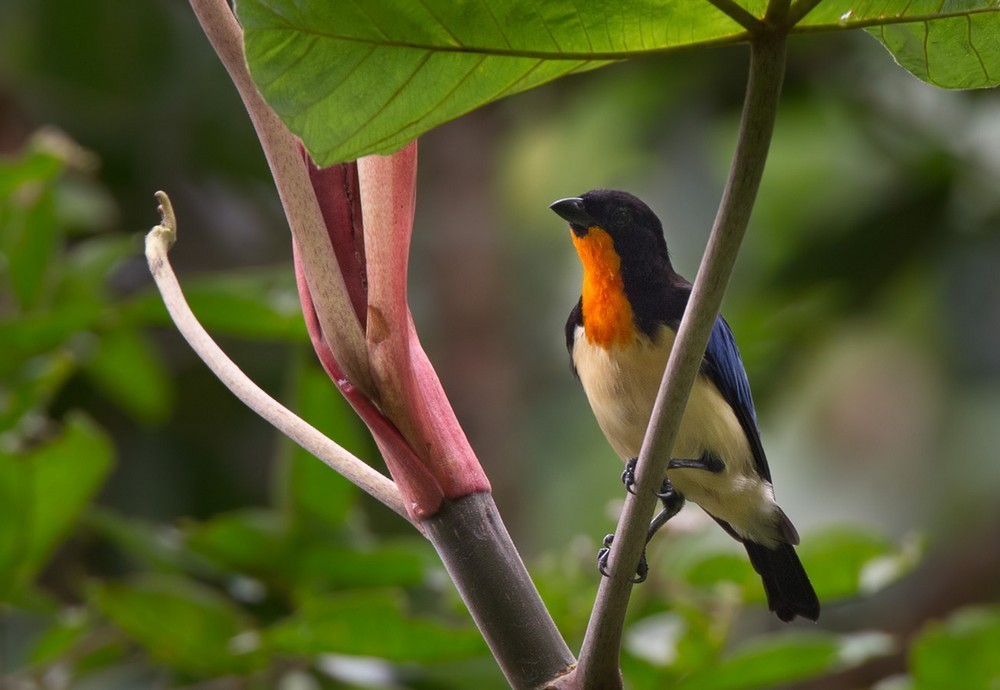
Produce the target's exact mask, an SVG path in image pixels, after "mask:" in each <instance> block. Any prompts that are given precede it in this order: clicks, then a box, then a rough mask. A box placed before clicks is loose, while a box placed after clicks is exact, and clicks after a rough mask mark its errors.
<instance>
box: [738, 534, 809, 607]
mask: <svg viewBox="0 0 1000 690" xmlns="http://www.w3.org/2000/svg"><path fill="white" fill-rule="evenodd" d="M741 541H743V540H741ZM743 545H744V546H745V547H746V549H747V555H748V556H750V564H751V565H753V569H754V570H756V571H757V572H758V573H759V574H760V579H761V580H763V581H764V592H765V593H766V594H767V606H768V608H769V609H771V610H772V611H774V613H775V614H776V615H777V616H778V618H780V619H781V620H783V621H785V622H787V621H790V620H792V619H793V618H795V617H796V616H802V617H803V618H808V619H809V620H812V621H814V620H816V619H817V618H819V599H817V598H816V592H815V591H814V590H813V586H812V583H810V582H809V576H808V575H806V571H805V568H803V567H802V562H801V561H799V557H798V556H797V555H796V554H795V547H793V546H792V545H791V544H779V545H778V546H777V547H776V548H773V549H769V548H767V547H766V546H761V545H760V544H757V543H754V542H752V541H743Z"/></svg>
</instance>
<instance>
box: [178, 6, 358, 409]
mask: <svg viewBox="0 0 1000 690" xmlns="http://www.w3.org/2000/svg"><path fill="white" fill-rule="evenodd" d="M191 7H192V9H194V12H195V14H196V15H197V16H198V21H199V22H201V27H202V30H203V31H204V32H205V35H206V36H207V37H208V40H209V41H210V42H211V44H212V47H213V48H215V52H216V53H217V54H218V55H219V59H220V60H221V61H222V64H223V65H224V66H225V68H226V70H227V71H228V72H229V76H230V77H231V78H232V80H233V83H234V84H235V85H236V89H237V91H239V94H240V97H241V98H242V99H243V104H244V105H245V106H246V109H247V113H249V115H250V120H251V121H252V122H253V126H254V128H255V129H256V130H257V137H258V138H259V139H260V143H261V146H262V148H263V149H264V156H265V157H266V158H267V163H268V165H269V166H270V168H271V175H272V176H273V177H274V182H275V185H276V186H277V188H278V196H279V197H280V198H281V204H282V206H283V207H284V209H285V216H286V217H287V218H288V226H289V228H290V230H291V231H292V236H293V237H294V238H295V245H296V247H297V249H298V252H299V255H300V257H301V260H302V264H303V267H304V269H305V275H306V280H307V281H308V283H309V291H310V293H311V294H312V298H313V301H314V302H315V304H316V314H317V315H318V316H319V319H320V325H321V326H322V328H323V337H324V338H325V339H326V340H327V343H328V344H329V346H330V350H331V351H332V352H333V354H334V356H335V357H336V359H337V362H338V364H339V365H340V367H341V369H342V370H343V372H344V374H346V375H347V378H348V379H349V380H350V382H351V383H352V384H353V385H354V386H355V387H356V388H358V389H359V390H361V391H362V392H363V393H364V394H365V395H366V396H368V397H369V398H370V399H372V400H375V401H376V402H377V397H375V390H374V386H373V385H372V381H371V373H370V371H369V369H368V350H367V347H366V345H365V334H364V332H363V331H362V330H361V324H360V323H359V322H358V319H357V317H356V316H355V313H354V308H353V307H352V305H351V302H350V299H349V296H348V291H347V287H346V285H345V283H344V277H343V274H341V272H340V266H339V265H338V264H337V261H336V258H335V257H334V253H333V250H332V248H331V245H330V237H329V235H328V233H327V230H326V224H325V223H324V221H323V214H322V212H321V211H320V207H319V204H318V203H317V201H316V194H315V192H314V191H313V187H312V183H311V182H310V180H309V173H308V170H307V168H306V164H305V162H304V161H303V160H302V156H301V154H300V153H299V150H298V144H297V142H296V139H295V137H294V136H292V133H291V132H289V131H288V128H287V127H285V124H284V123H283V122H282V121H281V120H280V119H279V118H278V116H277V115H276V114H275V113H274V111H273V110H271V108H270V107H269V106H268V105H267V103H265V102H264V99H263V98H262V97H261V95H260V94H259V93H258V92H257V88H256V87H255V86H254V84H253V80H252V79H251V78H250V72H249V71H248V70H247V64H246V59H245V57H244V54H243V32H242V29H240V25H239V24H238V23H237V21H236V18H235V17H234V16H233V13H232V10H230V9H229V4H228V3H227V2H226V0H191Z"/></svg>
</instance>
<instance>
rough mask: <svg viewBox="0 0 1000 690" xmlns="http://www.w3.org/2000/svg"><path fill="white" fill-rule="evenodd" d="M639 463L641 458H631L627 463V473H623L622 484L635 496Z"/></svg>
mask: <svg viewBox="0 0 1000 690" xmlns="http://www.w3.org/2000/svg"><path fill="white" fill-rule="evenodd" d="M638 462H639V458H637V457H636V458H629V459H628V460H626V461H625V471H624V472H622V484H624V485H625V490H626V491H628V492H629V493H630V494H632V495H633V496H634V495H635V466H636V464H637V463H638Z"/></svg>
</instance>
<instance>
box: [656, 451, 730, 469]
mask: <svg viewBox="0 0 1000 690" xmlns="http://www.w3.org/2000/svg"><path fill="white" fill-rule="evenodd" d="M667 469H668V470H685V469H686V470H705V471H706V472H712V473H713V474H718V473H719V472H722V471H723V470H724V469H726V463H724V462H723V461H722V458H720V457H719V456H717V455H714V454H712V453H705V454H704V455H702V456H701V457H700V458H699V459H697V460H671V461H670V462H669V463H667Z"/></svg>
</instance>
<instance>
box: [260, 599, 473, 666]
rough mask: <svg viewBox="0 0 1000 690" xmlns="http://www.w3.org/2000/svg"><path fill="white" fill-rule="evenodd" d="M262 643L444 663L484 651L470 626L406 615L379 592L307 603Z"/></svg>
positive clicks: (299, 651)
mask: <svg viewBox="0 0 1000 690" xmlns="http://www.w3.org/2000/svg"><path fill="white" fill-rule="evenodd" d="M265 639H266V640H267V641H268V643H269V646H270V647H271V648H273V649H274V650H275V651H280V652H285V653H288V654H295V655H305V656H313V655H316V654H324V653H335V654H351V655H360V656H375V657H379V658H381V659H386V660H388V661H396V662H401V661H420V662H433V661H450V660H455V659H465V658H469V657H473V656H479V655H482V654H485V653H486V651H487V650H486V645H485V643H484V642H483V639H482V637H481V636H480V634H479V633H478V632H477V631H476V630H475V629H474V628H469V627H466V628H454V627H448V626H445V625H442V624H440V623H437V622H435V621H432V620H428V619H423V618H415V617H411V616H409V615H408V614H406V613H405V611H404V610H403V606H402V604H401V603H400V601H399V599H398V597H396V596H393V595H391V594H383V593H362V594H352V595H351V596H350V597H344V598H336V599H334V598H329V597H324V598H318V599H314V600H309V601H307V602H305V603H304V604H303V605H302V606H301V607H300V609H299V610H298V611H297V612H296V613H295V614H294V615H293V616H291V617H290V618H288V619H286V620H284V621H282V622H280V623H278V624H276V625H274V626H272V627H271V628H270V629H269V630H267V631H266V632H265Z"/></svg>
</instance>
